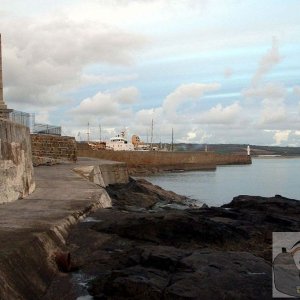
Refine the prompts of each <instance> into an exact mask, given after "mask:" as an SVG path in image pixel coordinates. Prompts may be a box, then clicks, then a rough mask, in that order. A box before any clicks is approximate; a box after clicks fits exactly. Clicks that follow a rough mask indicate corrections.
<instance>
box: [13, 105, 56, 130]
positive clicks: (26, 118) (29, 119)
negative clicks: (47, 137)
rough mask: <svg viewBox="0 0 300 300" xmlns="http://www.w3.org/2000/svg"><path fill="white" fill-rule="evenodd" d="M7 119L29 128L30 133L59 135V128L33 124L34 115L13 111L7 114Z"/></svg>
mask: <svg viewBox="0 0 300 300" xmlns="http://www.w3.org/2000/svg"><path fill="white" fill-rule="evenodd" d="M9 119H10V120H11V121H12V122H15V123H18V124H21V125H24V126H26V127H29V128H30V132H31V133H36V134H38V133H40V134H54V135H61V127H60V126H53V125H49V124H40V123H35V114H30V113H26V112H23V111H17V110H13V111H12V112H10V113H9Z"/></svg>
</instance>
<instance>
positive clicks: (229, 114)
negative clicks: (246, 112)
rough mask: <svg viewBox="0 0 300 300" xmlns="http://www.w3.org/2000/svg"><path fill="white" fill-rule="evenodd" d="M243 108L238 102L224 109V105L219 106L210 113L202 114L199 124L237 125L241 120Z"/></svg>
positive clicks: (198, 119) (198, 120)
mask: <svg viewBox="0 0 300 300" xmlns="http://www.w3.org/2000/svg"><path fill="white" fill-rule="evenodd" d="M240 111H241V106H240V105H239V103H238V102H235V103H233V104H231V105H228V106H225V107H223V105H222V104H217V105H216V106H214V107H212V108H211V109H210V110H209V111H207V112H204V113H201V114H200V116H199V117H198V118H197V122H198V123H204V124H229V123H235V122H237V120H238V119H239V114H240Z"/></svg>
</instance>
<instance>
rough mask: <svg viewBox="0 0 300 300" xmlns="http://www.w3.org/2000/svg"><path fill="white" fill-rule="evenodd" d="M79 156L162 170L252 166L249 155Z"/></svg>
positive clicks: (143, 153)
mask: <svg viewBox="0 0 300 300" xmlns="http://www.w3.org/2000/svg"><path fill="white" fill-rule="evenodd" d="M78 156H82V157H94V158H101V159H108V160H114V161H121V162H125V163H126V164H127V165H128V167H129V168H137V167H141V166H150V167H158V168H161V169H172V168H173V169H174V168H176V169H184V170H191V169H206V168H208V169H210V168H213V167H215V166H216V165H228V164H251V157H250V156H247V155H233V154H217V153H213V152H157V151H93V150H85V149H81V150H78Z"/></svg>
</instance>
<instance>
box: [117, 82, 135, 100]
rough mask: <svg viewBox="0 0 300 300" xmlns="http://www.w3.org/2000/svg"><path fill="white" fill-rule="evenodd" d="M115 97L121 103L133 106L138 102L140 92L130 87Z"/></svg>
mask: <svg viewBox="0 0 300 300" xmlns="http://www.w3.org/2000/svg"><path fill="white" fill-rule="evenodd" d="M115 97H116V99H117V101H118V102H119V103H124V104H132V103H135V102H137V101H138V98H139V91H138V89H137V88H136V87H134V86H130V87H127V88H122V89H120V90H119V91H117V93H116V95H115Z"/></svg>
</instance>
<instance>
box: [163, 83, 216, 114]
mask: <svg viewBox="0 0 300 300" xmlns="http://www.w3.org/2000/svg"><path fill="white" fill-rule="evenodd" d="M220 87H221V85H220V84H218V83H189V84H183V85H180V86H179V87H177V88H176V90H175V91H174V92H172V93H171V94H169V95H168V96H167V97H166V98H165V100H164V102H163V109H164V111H165V112H166V113H167V114H168V115H169V114H171V115H172V114H174V113H176V110H177V108H178V107H179V106H180V105H182V104H184V103H187V102H190V101H197V100H199V98H200V97H201V96H202V95H203V94H204V93H206V92H211V91H215V90H218V89H219V88H220Z"/></svg>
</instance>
